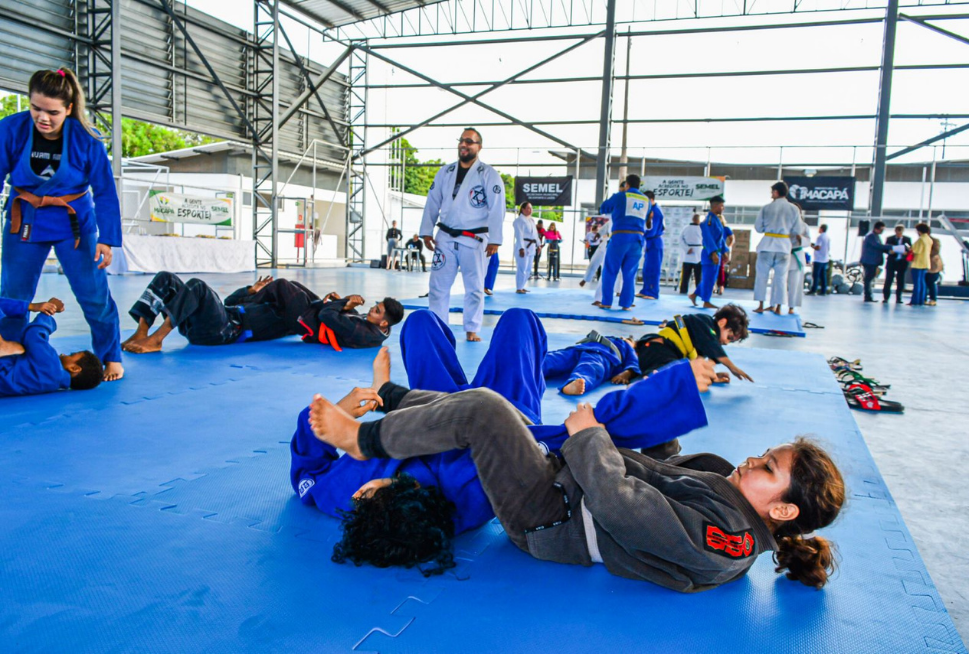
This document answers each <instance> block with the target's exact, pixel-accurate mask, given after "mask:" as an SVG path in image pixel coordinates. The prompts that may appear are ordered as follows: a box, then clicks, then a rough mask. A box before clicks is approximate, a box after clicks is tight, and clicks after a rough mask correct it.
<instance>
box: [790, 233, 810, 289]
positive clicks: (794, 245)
mask: <svg viewBox="0 0 969 654" xmlns="http://www.w3.org/2000/svg"><path fill="white" fill-rule="evenodd" d="M799 236H800V237H801V240H800V242H798V240H797V238H798V237H799ZM809 247H811V230H810V229H809V228H808V226H807V223H806V222H804V221H803V220H800V219H799V220H798V221H797V224H796V225H795V226H794V231H793V232H791V258H790V262H789V263H788V265H787V306H789V307H791V308H793V307H799V306H801V304H802V302H803V301H804V273H805V272H806V270H807V248H809Z"/></svg>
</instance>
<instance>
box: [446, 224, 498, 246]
mask: <svg viewBox="0 0 969 654" xmlns="http://www.w3.org/2000/svg"><path fill="white" fill-rule="evenodd" d="M437 226H438V228H439V229H440V230H441V231H442V232H444V233H445V234H447V235H449V236H453V237H455V238H457V237H459V236H466V237H468V238H473V239H474V240H476V241H478V242H479V243H484V239H483V238H481V237H480V236H478V234H486V233H487V232H488V228H487V227H475V228H473V229H454V228H453V227H448V226H447V225H445V224H444V223H438V224H437Z"/></svg>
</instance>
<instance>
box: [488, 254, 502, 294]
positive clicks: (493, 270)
mask: <svg viewBox="0 0 969 654" xmlns="http://www.w3.org/2000/svg"><path fill="white" fill-rule="evenodd" d="M500 263H501V262H500V261H499V260H498V253H497V252H495V253H494V254H492V255H491V258H490V259H488V272H487V273H486V274H485V281H484V287H485V288H486V289H488V290H489V291H491V290H494V288H495V281H497V279H498V265H499V264H500Z"/></svg>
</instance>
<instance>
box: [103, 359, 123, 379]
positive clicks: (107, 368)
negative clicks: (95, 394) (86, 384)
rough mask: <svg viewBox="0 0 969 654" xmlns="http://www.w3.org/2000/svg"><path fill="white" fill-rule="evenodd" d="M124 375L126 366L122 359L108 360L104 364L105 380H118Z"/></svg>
mask: <svg viewBox="0 0 969 654" xmlns="http://www.w3.org/2000/svg"><path fill="white" fill-rule="evenodd" d="M122 377H124V367H123V366H122V365H121V362H120V361H108V362H107V363H105V364H104V381H107V382H111V381H118V380H119V379H121V378H122Z"/></svg>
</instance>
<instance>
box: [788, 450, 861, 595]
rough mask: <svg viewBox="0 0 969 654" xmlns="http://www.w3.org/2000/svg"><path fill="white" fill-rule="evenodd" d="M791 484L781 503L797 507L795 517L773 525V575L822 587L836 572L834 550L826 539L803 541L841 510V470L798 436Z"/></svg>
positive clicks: (816, 537)
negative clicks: (805, 535) (780, 574)
mask: <svg viewBox="0 0 969 654" xmlns="http://www.w3.org/2000/svg"><path fill="white" fill-rule="evenodd" d="M793 448H794V457H793V460H792V461H791V485H790V486H789V487H788V489H787V491H786V492H785V493H784V496H783V497H782V498H781V500H782V501H783V502H787V503H790V504H794V505H795V506H797V507H798V516H797V517H796V518H795V519H794V520H788V521H785V522H781V523H778V524H777V525H775V527H774V529H773V532H774V538H775V539H776V540H777V552H775V553H774V562H775V563H776V564H777V567H776V568H775V571H776V572H784V571H785V570H787V578H788V579H792V580H794V581H800V582H801V583H802V584H804V585H805V586H812V587H814V588H821V587H822V586H824V584H825V583H827V581H828V577H830V576H831V575H832V574H833V573H834V570H835V567H836V566H835V549H834V546H833V544H832V543H831V542H830V541H828V540H827V539H825V538H821V537H820V536H814V537H811V538H805V537H804V534H809V533H811V532H813V531H814V530H815V529H820V528H822V527H827V526H828V525H830V524H831V523H832V522H834V520H835V518H837V517H838V513H839V512H840V511H841V507H842V506H843V505H844V501H845V484H844V478H843V477H842V476H841V471H839V470H838V468H837V466H836V465H835V464H834V461H832V460H831V457H830V456H829V455H828V453H827V452H825V451H824V450H823V449H821V447H820V446H818V445H817V444H816V443H814V442H812V441H810V440H808V439H806V438H803V437H799V438H798V439H797V440H795V441H794V443H793Z"/></svg>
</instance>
